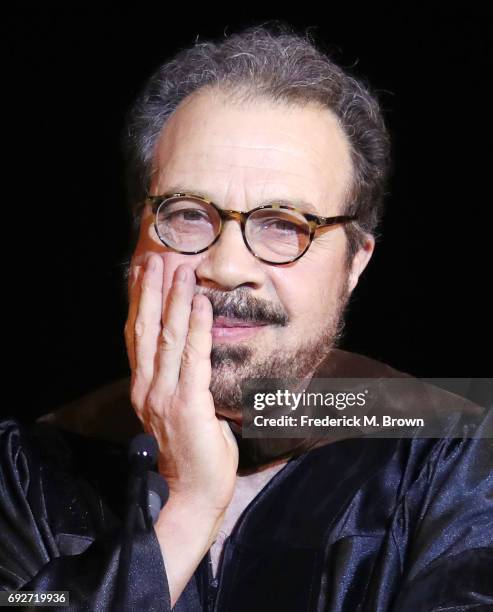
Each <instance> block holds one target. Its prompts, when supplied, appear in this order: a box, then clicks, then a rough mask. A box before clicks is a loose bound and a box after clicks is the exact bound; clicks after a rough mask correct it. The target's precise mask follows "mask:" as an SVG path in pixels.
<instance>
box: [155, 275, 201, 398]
mask: <svg viewBox="0 0 493 612" xmlns="http://www.w3.org/2000/svg"><path fill="white" fill-rule="evenodd" d="M181 273H183V274H184V276H183V277H182V276H181ZM194 289H195V274H194V272H193V270H192V269H191V268H190V266H188V265H186V264H182V265H180V266H178V268H177V269H176V270H175V275H174V277H173V284H172V286H171V289H170V291H169V293H168V295H167V297H166V299H165V307H164V310H163V324H162V329H161V335H160V340H159V348H158V353H157V367H156V372H155V378H154V382H153V391H156V393H157V394H158V397H160V396H161V397H162V396H169V395H172V394H174V393H175V390H176V385H177V384H178V378H179V375H180V364H181V357H182V353H183V348H184V346H185V342H186V339H187V335H188V325H189V319H190V312H191V308H192V298H193V294H194Z"/></svg>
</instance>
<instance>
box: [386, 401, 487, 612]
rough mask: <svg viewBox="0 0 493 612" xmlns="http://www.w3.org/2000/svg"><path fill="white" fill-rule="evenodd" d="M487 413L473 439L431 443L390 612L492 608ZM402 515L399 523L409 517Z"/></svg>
mask: <svg viewBox="0 0 493 612" xmlns="http://www.w3.org/2000/svg"><path fill="white" fill-rule="evenodd" d="M492 416H493V411H492V410H489V411H488V412H487V414H486V418H485V419H484V421H483V424H482V426H481V427H480V429H479V430H478V432H476V435H475V437H474V438H469V439H465V438H462V439H449V440H445V439H444V440H441V441H440V443H439V444H438V446H437V454H436V457H435V460H434V465H432V466H430V469H429V471H428V474H427V487H426V495H425V497H424V499H423V501H422V503H421V505H420V507H419V508H418V514H419V518H418V520H417V522H416V524H415V525H414V527H413V535H412V539H411V547H410V550H409V551H408V554H407V555H406V559H405V560H404V574H405V577H406V579H405V583H404V584H403V586H402V588H401V589H400V592H399V594H398V597H397V600H396V601H395V603H394V606H393V608H392V609H393V610H395V611H396V612H397V611H398V612H438V611H440V612H445V611H446V612H463V611H466V610H467V611H468V610H473V611H474V612H476V611H478V612H479V611H482V610H493V436H492V432H493V427H492V425H493V422H492V421H493V419H492ZM407 516H408V517H409V514H407ZM401 519H402V520H401V522H400V524H401V525H405V524H406V522H408V521H407V520H406V516H404V515H403V516H402V517H401ZM399 529H400V528H399V527H397V526H396V528H395V531H394V538H395V540H396V541H399V538H400V536H401V534H400V532H399Z"/></svg>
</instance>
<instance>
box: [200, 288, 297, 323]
mask: <svg viewBox="0 0 493 612" xmlns="http://www.w3.org/2000/svg"><path fill="white" fill-rule="evenodd" d="M197 293H201V294H202V295H205V296H206V297H207V298H209V300H210V302H211V304H212V313H213V315H214V317H228V318H235V319H242V320H245V321H251V322H253V323H264V324H267V325H283V326H284V325H287V323H288V321H289V317H288V315H287V314H286V313H285V312H284V310H283V309H282V308H281V307H280V306H278V305H276V304H272V302H269V301H267V300H262V299H259V298H255V297H253V296H252V294H251V291H250V290H249V289H246V288H239V289H237V290H235V291H220V290H219V289H204V288H202V289H200V288H198V290H197Z"/></svg>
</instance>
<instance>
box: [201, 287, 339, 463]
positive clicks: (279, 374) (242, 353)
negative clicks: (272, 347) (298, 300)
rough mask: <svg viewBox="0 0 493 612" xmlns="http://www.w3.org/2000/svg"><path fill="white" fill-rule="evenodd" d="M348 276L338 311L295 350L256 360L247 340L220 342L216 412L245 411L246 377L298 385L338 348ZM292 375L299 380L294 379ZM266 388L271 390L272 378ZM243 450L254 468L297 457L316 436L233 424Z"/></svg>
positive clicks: (215, 354) (215, 356)
mask: <svg viewBox="0 0 493 612" xmlns="http://www.w3.org/2000/svg"><path fill="white" fill-rule="evenodd" d="M348 298H349V296H348V293H347V280H346V283H345V284H344V286H343V288H342V291H341V295H340V296H339V299H338V300H337V307H336V309H335V312H333V313H331V317H330V319H329V320H328V321H327V322H326V325H325V327H324V329H323V331H322V333H321V334H319V335H318V336H317V337H316V338H315V339H312V340H311V341H310V342H307V343H304V344H302V345H300V346H299V347H298V348H297V349H296V350H294V351H279V350H278V351H272V353H271V354H270V355H268V356H267V357H264V358H263V359H261V360H255V359H254V357H253V355H254V349H252V348H251V347H249V346H246V345H237V346H234V345H216V346H214V347H213V348H212V351H211V365H212V376H211V384H210V391H211V393H212V396H213V398H214V404H215V406H216V411H218V412H219V413H221V412H223V413H225V414H228V413H229V414H236V415H238V414H241V412H242V410H243V409H244V408H245V404H246V403H248V398H247V397H245V398H244V396H243V392H242V382H244V381H247V380H248V379H253V378H263V379H276V380H275V386H274V387H273V388H272V390H273V391H274V390H275V389H279V388H283V389H290V388H294V387H293V383H296V382H298V383H299V382H300V380H301V379H306V377H308V376H311V375H312V374H313V373H314V371H315V370H316V368H317V367H318V366H319V365H320V363H321V362H322V361H323V360H324V359H325V358H326V357H327V356H328V355H329V353H330V351H331V350H332V349H334V348H336V346H337V344H338V342H339V341H340V338H341V336H342V333H343V329H344V317H343V314H344V310H345V307H346V304H347V302H348ZM294 379H297V381H296V380H294ZM262 391H263V392H267V391H270V389H269V388H268V383H267V384H266V385H262ZM232 431H233V434H234V435H235V438H236V441H237V443H238V447H239V451H240V465H239V470H240V471H241V472H243V473H248V472H249V471H252V470H255V469H256V468H257V467H258V466H259V465H262V464H267V463H269V462H272V461H275V460H278V459H280V458H285V457H289V456H296V455H297V454H300V453H301V452H304V451H305V450H307V448H308V447H309V446H310V445H313V444H314V443H316V440H309V441H305V440H303V439H300V438H296V439H291V438H262V439H257V438H255V439H254V438H242V436H241V432H240V430H239V429H238V428H237V427H235V426H234V425H233V426H232Z"/></svg>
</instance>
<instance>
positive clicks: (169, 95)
mask: <svg viewBox="0 0 493 612" xmlns="http://www.w3.org/2000/svg"><path fill="white" fill-rule="evenodd" d="M125 135H126V136H125V147H126V153H127V160H128V173H129V174H128V187H129V194H130V200H131V203H132V206H133V212H134V215H135V219H136V228H138V231H139V233H138V240H137V243H136V246H135V250H134V254H133V258H132V263H131V266H130V270H129V315H128V320H127V324H126V327H125V337H126V342H127V349H128V356H129V361H130V367H131V372H132V376H131V384H130V401H131V405H132V409H133V412H129V411H125V409H123V408H121V404H119V403H118V397H117V395H114V394H110V395H109V396H108V397H104V398H103V399H102V400H101V398H99V400H98V401H99V404H98V405H97V407H96V408H94V406H96V400H95V399H94V398H93V399H92V400H90V405H89V407H88V408H87V411H84V410H82V408H81V406H79V407H78V409H77V410H76V411H74V407H72V408H71V409H70V410H68V411H66V412H65V413H60V414H59V415H54V416H52V417H51V419H49V421H50V420H51V423H52V425H53V424H54V425H55V426H57V427H53V426H52V425H51V426H49V425H46V424H43V425H41V424H40V425H37V426H35V427H33V428H24V429H23V428H19V426H18V425H17V424H16V423H15V421H7V422H5V423H4V424H3V440H4V443H3V445H2V452H3V454H4V457H3V465H4V472H3V474H4V476H3V483H2V484H3V486H4V488H5V496H4V501H3V518H2V521H3V524H2V533H6V534H7V536H6V543H5V544H4V545H3V549H2V553H1V555H2V556H1V562H0V577H1V580H2V584H3V588H5V589H7V590H13V589H23V590H68V591H70V598H71V606H72V607H73V609H109V608H110V606H112V605H114V603H115V601H121V600H118V599H117V598H118V595H119V593H118V589H119V586H118V584H119V583H118V581H117V575H118V568H119V564H120V563H121V550H122V535H121V531H120V527H121V524H122V520H123V517H124V510H122V508H123V507H124V504H125V501H124V499H123V496H122V494H121V490H122V489H123V488H124V480H125V478H124V475H125V469H126V466H125V463H124V450H122V448H121V446H120V445H118V444H116V445H115V444H112V443H110V442H108V441H106V442H99V443H97V442H96V441H92V442H91V444H89V439H88V438H87V437H86V436H87V435H90V436H99V437H102V438H105V437H106V438H107V437H108V436H105V435H104V434H102V430H103V429H104V423H103V419H104V418H105V417H104V410H101V405H102V404H103V405H104V404H105V403H110V404H112V408H113V413H112V414H116V415H117V416H116V418H117V421H120V419H121V420H123V419H125V418H127V419H128V418H129V417H130V421H129V425H128V429H125V427H127V426H123V425H122V426H121V431H122V432H132V433H133V432H137V431H138V430H139V428H141V429H143V430H144V431H146V432H149V433H151V434H153V436H154V437H155V438H156V440H157V442H158V446H159V456H158V470H159V472H160V473H161V474H162V475H163V476H164V477H165V478H166V481H167V483H168V486H169V500H168V502H167V503H166V505H165V506H164V508H163V509H162V510H161V512H160V513H159V516H158V518H157V521H156V523H155V525H154V528H153V529H152V530H150V531H145V530H141V531H136V533H135V534H134V537H133V554H132V558H131V561H130V566H129V569H128V574H127V575H128V580H127V593H126V599H124V602H123V603H122V604H121V605H122V606H123V607H124V608H125V609H132V610H133V609H137V608H138V607H140V608H141V609H145V610H170V609H171V608H173V607H174V609H175V610H192V609H197V610H201V609H204V610H213V609H214V610H228V611H234V612H236V611H243V610H245V611H246V610H248V611H252V610H272V609H282V610H285V611H288V610H293V611H304V610H331V611H332V610H334V611H335V610H378V611H380V610H391V609H392V610H399V611H400V612H401V611H411V610H412V611H416V610H438V609H440V610H442V609H447V610H459V609H460V610H464V609H469V608H475V609H487V607H488V605H493V592H492V591H491V587H490V582H491V581H490V578H491V567H493V565H492V563H491V562H492V561H493V552H492V547H491V544H492V535H491V534H492V530H491V529H489V527H491V519H492V509H491V501H488V495H489V496H490V500H491V491H492V484H491V480H488V478H489V477H488V469H489V468H491V462H492V457H491V455H492V446H491V440H490V439H487V438H484V437H482V436H481V435H478V436H477V437H475V438H465V437H464V438H460V437H459V438H450V437H448V438H447V437H445V436H444V437H443V438H442V439H438V440H437V439H430V438H411V439H399V438H393V439H371V438H368V437H366V436H362V437H360V438H356V439H343V440H338V441H336V440H335V439H330V438H325V439H321V440H316V439H302V438H301V439H300V438H293V439H292V438H283V439H279V440H272V439H269V438H267V439H266V440H264V439H247V438H243V436H242V433H241V425H242V416H243V411H242V408H243V407H244V406H243V400H242V387H241V383H242V382H243V381H247V380H249V379H253V378H261V379H269V378H277V379H282V380H287V379H291V378H292V379H297V380H299V381H303V382H307V381H310V380H312V379H314V378H316V377H324V376H327V377H329V376H332V377H342V378H343V377H347V376H352V377H368V378H374V377H376V378H382V377H387V378H392V377H400V376H402V377H404V376H405V375H403V374H400V373H398V372H395V371H394V370H392V369H391V368H389V367H387V366H384V365H382V364H378V363H376V362H373V361H371V360H367V359H365V358H362V357H358V356H353V355H348V354H347V353H344V352H343V351H338V350H336V348H335V346H336V343H337V339H338V338H339V336H340V333H341V330H342V317H343V312H344V307H345V305H346V303H347V301H348V298H349V296H350V294H351V293H352V291H353V290H354V288H355V287H356V285H357V282H358V279H359V276H360V275H361V273H362V272H363V271H364V269H365V267H366V265H367V264H368V261H369V259H370V257H371V255H372V252H373V249H374V245H375V240H374V236H373V232H374V230H375V227H376V224H377V222H378V218H379V212H380V208H381V200H382V196H383V190H384V185H385V178H386V174H387V168H388V148H389V147H388V136H387V133H386V130H385V127H384V123H383V120H382V118H381V114H380V111H379V108H378V104H377V102H376V100H375V99H374V98H373V97H372V95H371V94H370V93H369V92H368V91H367V90H366V89H365V88H364V87H363V86H362V85H361V84H360V83H358V82H357V81H356V80H354V79H353V78H351V77H350V76H348V75H346V74H345V73H344V72H343V71H342V70H341V69H339V68H338V67H337V66H335V65H334V64H333V63H332V62H331V61H330V60H329V59H328V58H327V57H325V56H324V55H323V54H322V53H320V52H319V51H318V50H317V49H316V48H315V47H314V46H313V45H312V44H311V43H310V42H309V41H307V40H305V39H303V38H301V37H298V36H296V35H294V34H292V33H290V32H289V31H287V30H283V29H282V28H281V30H280V31H270V30H269V29H267V28H262V27H259V28H251V29H248V30H246V31H244V32H242V33H239V34H236V35H233V36H231V37H229V38H228V39H226V40H225V41H223V42H221V43H218V44H213V43H203V44H196V45H195V46H194V47H192V48H190V49H185V50H183V51H181V52H180V53H178V55H177V56H176V57H175V58H174V59H172V60H171V61H169V62H168V63H166V64H165V65H163V66H162V67H161V68H160V69H159V70H158V71H157V72H156V73H155V74H154V75H153V76H152V77H151V79H150V80H149V82H148V84H147V85H146V88H145V89H144V91H143V93H142V95H141V96H140V97H139V99H138V100H137V102H136V104H135V106H134V107H133V109H132V110H131V112H130V114H129V117H128V122H127V126H126V132H125ZM240 212H241V214H240ZM438 397H440V398H441V397H442V396H441V395H440V394H438ZM447 401H448V402H450V414H452V415H455V412H454V408H455V404H456V403H457V400H452V399H451V398H450V396H447ZM403 403H405V402H403ZM115 407H116V408H115ZM404 408H407V404H406V405H405V406H404ZM476 408H477V407H475V406H472V405H471V406H469V405H468V406H467V409H468V410H471V411H475V410H476ZM110 413H111V410H110ZM132 414H133V415H134V420H133V421H132V417H131V415H132ZM74 415H75V416H74ZM135 415H136V416H137V418H138V421H137V423H136V419H135ZM94 417H95V421H94V420H93V421H92V422H91V419H93V418H94ZM108 418H109V419H111V414H110V416H109V417H108ZM483 420H484V422H483ZM81 423H82V424H81ZM460 423H461V421H460V416H458V417H457V419H456V420H453V422H452V425H451V429H452V430H453V431H455V429H454V427H455V428H456V429H457V431H460ZM137 424H138V426H136V425H137ZM486 426H487V423H486V417H484V419H483V415H482V413H481V414H480V419H479V425H478V430H477V431H478V432H479V434H481V432H482V431H483V428H485V427H486ZM58 427H62V428H65V429H66V430H69V429H72V430H73V431H77V432H78V434H79V435H76V434H74V433H69V432H68V431H62V430H59V429H58ZM81 433H82V434H84V435H83V436H81V435H80V434H81ZM113 433H114V432H113ZM124 437H125V436H124ZM115 438H116V437H115Z"/></svg>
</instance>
